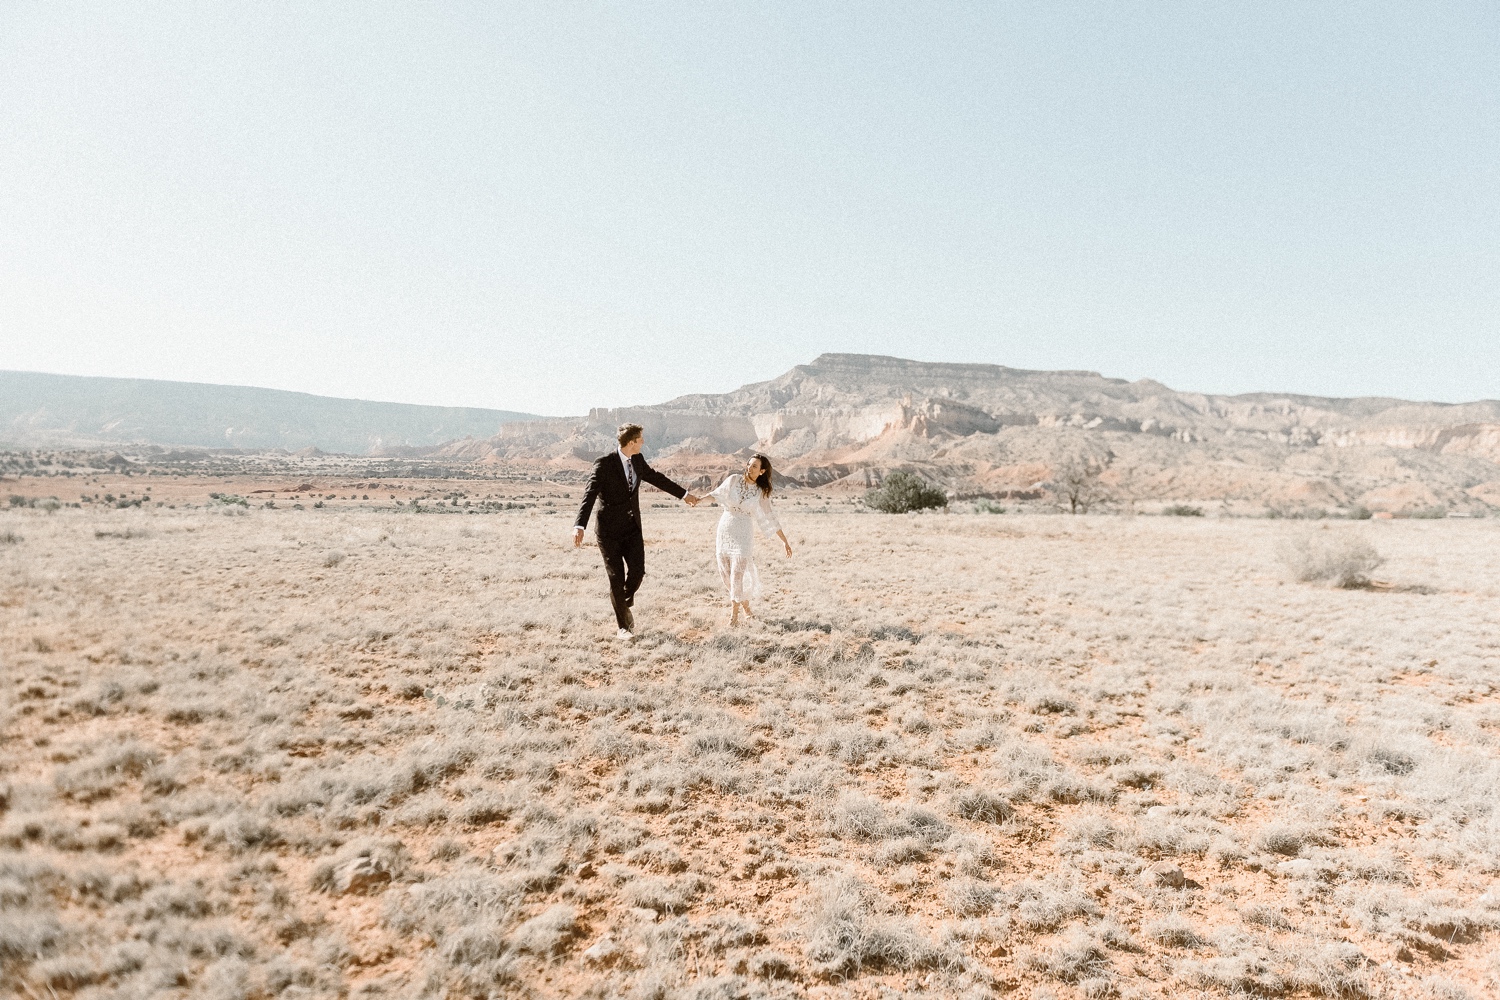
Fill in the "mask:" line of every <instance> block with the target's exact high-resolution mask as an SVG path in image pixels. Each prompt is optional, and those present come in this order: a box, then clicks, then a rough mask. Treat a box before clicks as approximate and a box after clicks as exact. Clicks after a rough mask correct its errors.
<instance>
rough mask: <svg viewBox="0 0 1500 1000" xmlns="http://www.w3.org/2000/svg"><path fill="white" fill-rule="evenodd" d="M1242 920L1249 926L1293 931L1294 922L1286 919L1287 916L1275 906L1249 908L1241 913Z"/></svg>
mask: <svg viewBox="0 0 1500 1000" xmlns="http://www.w3.org/2000/svg"><path fill="white" fill-rule="evenodd" d="M1240 919H1241V920H1243V921H1244V922H1245V923H1247V924H1258V925H1259V926H1261V927H1269V928H1271V929H1272V930H1277V931H1289V930H1291V929H1292V922H1291V921H1290V920H1288V919H1287V918H1286V914H1285V913H1282V912H1281V911H1280V910H1278V909H1276V908H1275V907H1274V906H1247V907H1245V908H1244V909H1243V910H1241V911H1240Z"/></svg>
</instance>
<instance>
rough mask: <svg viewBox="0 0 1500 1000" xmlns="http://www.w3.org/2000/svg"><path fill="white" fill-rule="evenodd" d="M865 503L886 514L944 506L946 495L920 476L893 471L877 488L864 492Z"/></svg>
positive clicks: (945, 504) (946, 503)
mask: <svg viewBox="0 0 1500 1000" xmlns="http://www.w3.org/2000/svg"><path fill="white" fill-rule="evenodd" d="M865 505H866V506H868V507H873V508H875V509H876V510H878V511H882V512H884V513H886V514H905V513H907V512H908V511H913V510H925V509H927V508H930V507H946V506H948V495H947V494H946V493H944V492H943V491H942V490H941V489H939V488H938V487H936V486H933V485H932V484H930V483H928V482H927V481H926V480H924V479H922V478H921V477H920V476H916V475H913V474H912V473H910V472H893V473H891V474H890V475H889V476H886V477H885V482H883V483H881V484H880V488H879V489H875V490H871V491H870V492H868V493H866V494H865Z"/></svg>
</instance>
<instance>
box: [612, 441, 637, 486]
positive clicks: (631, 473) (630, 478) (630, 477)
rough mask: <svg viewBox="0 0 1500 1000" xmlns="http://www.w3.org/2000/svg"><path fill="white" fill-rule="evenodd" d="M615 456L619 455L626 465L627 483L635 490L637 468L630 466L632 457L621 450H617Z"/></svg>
mask: <svg viewBox="0 0 1500 1000" xmlns="http://www.w3.org/2000/svg"><path fill="white" fill-rule="evenodd" d="M615 454H616V455H619V456H620V461H621V462H623V463H625V482H627V483H629V484H630V488H631V489H635V466H634V465H632V464H630V456H629V455H627V454H625V452H623V451H621V450H620V449H619V448H616V449H615Z"/></svg>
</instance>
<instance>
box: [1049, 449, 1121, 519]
mask: <svg viewBox="0 0 1500 1000" xmlns="http://www.w3.org/2000/svg"><path fill="white" fill-rule="evenodd" d="M1103 471H1104V467H1103V466H1102V465H1100V464H1098V463H1097V462H1093V461H1090V460H1089V459H1086V458H1069V459H1065V460H1064V461H1063V462H1061V463H1060V464H1059V465H1058V467H1057V470H1056V471H1055V472H1054V473H1053V474H1052V489H1053V492H1055V493H1056V494H1057V495H1058V496H1059V497H1060V498H1062V499H1064V500H1066V501H1068V509H1069V511H1070V512H1072V513H1074V514H1087V513H1088V511H1089V508H1090V507H1092V506H1094V504H1096V503H1100V502H1101V501H1104V500H1107V499H1109V490H1108V489H1106V488H1105V486H1104V483H1102V482H1101V481H1100V480H1099V474H1100V473H1101V472H1103Z"/></svg>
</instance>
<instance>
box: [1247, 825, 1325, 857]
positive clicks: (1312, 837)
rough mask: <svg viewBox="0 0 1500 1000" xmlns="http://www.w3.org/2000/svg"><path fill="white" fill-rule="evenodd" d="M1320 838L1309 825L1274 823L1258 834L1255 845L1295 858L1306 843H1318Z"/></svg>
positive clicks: (1271, 852)
mask: <svg viewBox="0 0 1500 1000" xmlns="http://www.w3.org/2000/svg"><path fill="white" fill-rule="evenodd" d="M1319 839H1320V838H1319V837H1318V836H1317V834H1315V833H1314V832H1313V831H1312V830H1310V829H1308V828H1307V827H1304V826H1290V825H1287V824H1285V823H1273V824H1271V825H1269V826H1266V827H1264V828H1262V829H1261V830H1260V832H1259V833H1257V834H1256V837H1255V846H1256V847H1258V848H1260V849H1261V850H1262V851H1266V852H1268V853H1270V854H1282V855H1285V856H1287V857H1292V858H1294V857H1296V856H1297V855H1298V854H1299V853H1301V851H1302V848H1303V846H1304V845H1306V844H1316V843H1318V841H1319Z"/></svg>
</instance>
